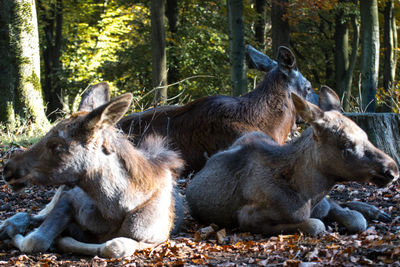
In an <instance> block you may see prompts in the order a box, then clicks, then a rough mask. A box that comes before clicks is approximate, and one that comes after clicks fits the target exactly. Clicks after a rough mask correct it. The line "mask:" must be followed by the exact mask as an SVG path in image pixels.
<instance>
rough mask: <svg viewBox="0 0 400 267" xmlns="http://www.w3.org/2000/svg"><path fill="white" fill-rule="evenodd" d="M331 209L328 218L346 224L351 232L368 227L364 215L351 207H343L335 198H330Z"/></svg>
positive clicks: (360, 230)
mask: <svg viewBox="0 0 400 267" xmlns="http://www.w3.org/2000/svg"><path fill="white" fill-rule="evenodd" d="M328 201H329V205H330V210H329V213H328V216H327V218H328V219H329V220H333V221H336V222H338V223H340V224H342V225H344V226H345V227H346V229H347V231H349V232H350V233H358V232H362V231H364V230H365V229H367V221H366V220H365V218H364V216H363V215H362V214H361V213H360V212H358V211H356V210H352V209H349V208H342V207H341V206H340V205H339V204H337V203H336V202H335V201H334V200H332V199H329V200H328Z"/></svg>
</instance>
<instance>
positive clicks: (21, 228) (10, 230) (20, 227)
mask: <svg viewBox="0 0 400 267" xmlns="http://www.w3.org/2000/svg"><path fill="white" fill-rule="evenodd" d="M30 221H31V217H30V215H29V214H28V213H26V212H19V213H17V214H15V215H14V216H12V217H11V218H8V219H7V220H5V221H3V222H2V223H1V225H0V239H1V240H3V239H8V238H13V237H14V236H15V235H16V234H23V233H24V232H25V231H26V229H27V228H28V227H29V224H30Z"/></svg>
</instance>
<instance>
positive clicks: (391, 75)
mask: <svg viewBox="0 0 400 267" xmlns="http://www.w3.org/2000/svg"><path fill="white" fill-rule="evenodd" d="M383 46H384V48H385V50H384V56H385V58H384V63H383V89H384V90H385V91H386V92H388V91H389V90H391V89H392V85H393V82H394V81H395V77H396V76H395V75H396V63H397V62H396V61H397V52H396V50H397V28H396V18H395V15H394V3H393V0H388V1H386V6H385V10H384V35H383ZM386 111H391V108H390V107H387V108H386Z"/></svg>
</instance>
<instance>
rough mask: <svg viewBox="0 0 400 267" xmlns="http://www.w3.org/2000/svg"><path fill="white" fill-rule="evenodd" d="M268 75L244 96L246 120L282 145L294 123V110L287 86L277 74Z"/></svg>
mask: <svg viewBox="0 0 400 267" xmlns="http://www.w3.org/2000/svg"><path fill="white" fill-rule="evenodd" d="M272 72H273V73H268V74H267V75H266V77H265V78H264V80H263V82H262V83H261V84H260V85H259V86H258V87H257V88H256V89H255V90H254V91H252V92H250V93H249V94H247V95H244V96H243V98H247V101H243V102H244V103H249V104H247V105H246V106H247V108H248V111H247V114H248V117H249V118H248V120H249V121H251V122H252V123H253V124H254V125H256V126H257V128H259V129H260V130H262V131H263V132H265V133H267V134H268V135H269V136H271V137H272V138H273V139H274V140H275V141H276V142H278V143H279V144H284V143H285V141H286V139H287V137H288V135H289V133H290V132H291V130H292V127H293V125H294V124H295V122H296V110H295V108H294V105H293V103H292V101H291V99H290V96H289V92H288V91H289V90H288V88H287V86H288V85H287V84H286V82H285V81H283V80H282V79H281V78H280V77H278V75H279V73H277V72H276V71H275V72H274V71H272Z"/></svg>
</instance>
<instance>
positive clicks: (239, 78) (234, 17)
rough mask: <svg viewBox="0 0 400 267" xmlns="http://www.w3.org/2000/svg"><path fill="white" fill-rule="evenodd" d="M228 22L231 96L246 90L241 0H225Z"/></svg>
mask: <svg viewBox="0 0 400 267" xmlns="http://www.w3.org/2000/svg"><path fill="white" fill-rule="evenodd" d="M227 5H228V24H229V58H230V67H231V68H230V69H231V84H232V91H231V94H232V95H233V96H239V95H241V94H244V93H246V92H247V75H246V65H245V59H246V56H245V48H244V29H243V28H244V26H243V2H242V0H227Z"/></svg>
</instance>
